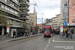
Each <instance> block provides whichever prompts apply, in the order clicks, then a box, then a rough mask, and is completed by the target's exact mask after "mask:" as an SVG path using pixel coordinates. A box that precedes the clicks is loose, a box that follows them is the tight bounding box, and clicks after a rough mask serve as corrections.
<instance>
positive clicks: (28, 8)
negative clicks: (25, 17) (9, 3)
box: [19, 7, 29, 11]
mask: <svg viewBox="0 0 75 50" xmlns="http://www.w3.org/2000/svg"><path fill="white" fill-rule="evenodd" d="M19 9H26V10H28V11H29V8H27V7H20V8H19Z"/></svg>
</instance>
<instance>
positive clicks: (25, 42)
mask: <svg viewBox="0 0 75 50" xmlns="http://www.w3.org/2000/svg"><path fill="white" fill-rule="evenodd" d="M59 36H60V35H53V36H52V37H44V35H43V34H42V35H40V36H35V37H31V38H26V39H22V40H17V41H12V42H8V43H5V44H4V45H0V50H75V43H73V42H64V41H65V40H64V41H63V40H62V39H61V38H59ZM58 38H59V39H58ZM60 39H61V40H60ZM61 41H62V42H61Z"/></svg>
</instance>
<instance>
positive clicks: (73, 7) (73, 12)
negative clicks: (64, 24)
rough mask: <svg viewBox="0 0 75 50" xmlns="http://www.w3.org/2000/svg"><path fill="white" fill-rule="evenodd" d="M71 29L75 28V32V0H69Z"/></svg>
mask: <svg viewBox="0 0 75 50" xmlns="http://www.w3.org/2000/svg"><path fill="white" fill-rule="evenodd" d="M68 26H69V27H68V28H69V31H71V29H74V33H75V0H69V24H68Z"/></svg>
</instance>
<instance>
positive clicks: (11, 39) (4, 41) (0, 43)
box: [0, 33, 43, 45]
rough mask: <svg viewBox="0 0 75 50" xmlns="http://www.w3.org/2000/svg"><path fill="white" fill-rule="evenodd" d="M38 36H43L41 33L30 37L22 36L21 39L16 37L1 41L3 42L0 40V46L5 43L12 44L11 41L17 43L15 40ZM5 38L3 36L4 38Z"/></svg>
mask: <svg viewBox="0 0 75 50" xmlns="http://www.w3.org/2000/svg"><path fill="white" fill-rule="evenodd" d="M39 35H43V33H38V34H35V35H32V34H31V35H30V36H28V37H27V36H22V37H18V38H8V39H3V40H0V45H3V44H5V43H7V42H12V41H17V40H21V39H26V38H30V37H35V36H39ZM4 37H5V36H4Z"/></svg>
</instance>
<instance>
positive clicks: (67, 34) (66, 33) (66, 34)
mask: <svg viewBox="0 0 75 50" xmlns="http://www.w3.org/2000/svg"><path fill="white" fill-rule="evenodd" d="M65 38H69V33H68V30H65Z"/></svg>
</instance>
